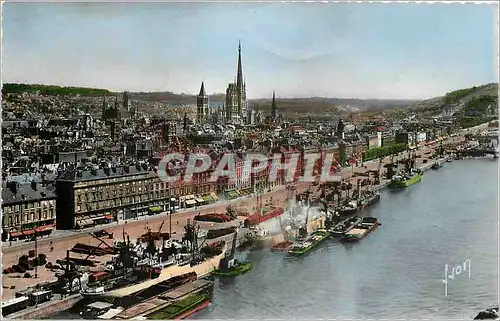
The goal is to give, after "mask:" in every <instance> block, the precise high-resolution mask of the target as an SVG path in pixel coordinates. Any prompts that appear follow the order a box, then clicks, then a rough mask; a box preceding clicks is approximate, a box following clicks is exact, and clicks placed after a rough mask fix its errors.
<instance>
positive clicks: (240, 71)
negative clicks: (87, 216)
mask: <svg viewBox="0 0 500 321" xmlns="http://www.w3.org/2000/svg"><path fill="white" fill-rule="evenodd" d="M236 86H237V88H238V89H240V88H242V87H243V67H242V66H241V42H240V41H238V74H237V76H236Z"/></svg>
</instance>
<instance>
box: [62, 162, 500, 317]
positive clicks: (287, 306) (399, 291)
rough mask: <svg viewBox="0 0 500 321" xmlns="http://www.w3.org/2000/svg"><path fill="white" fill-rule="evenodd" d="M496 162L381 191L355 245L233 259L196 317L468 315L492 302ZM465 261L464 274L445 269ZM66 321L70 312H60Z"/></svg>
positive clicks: (449, 169)
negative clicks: (368, 228)
mask: <svg viewBox="0 0 500 321" xmlns="http://www.w3.org/2000/svg"><path fill="white" fill-rule="evenodd" d="M498 192H499V191H498V162H497V161H496V160H493V159H492V158H484V159H467V160H461V161H455V162H453V163H445V164H444V167H443V168H441V169H439V170H437V171H429V172H427V173H426V174H425V175H424V178H423V180H422V182H420V183H418V184H415V185H413V186H411V187H410V188H408V189H405V190H400V191H388V190H386V191H384V192H383V193H382V200H381V202H380V203H378V204H376V205H374V206H373V207H372V208H370V209H368V210H367V211H365V212H364V213H363V215H372V216H375V217H377V218H379V219H380V220H381V222H382V226H381V227H380V228H379V229H377V230H375V231H374V232H373V233H372V234H370V235H369V236H368V237H366V238H365V239H363V240H361V241H360V242H359V243H357V244H356V243H355V244H347V245H346V244H341V243H339V242H338V241H337V240H329V241H327V242H325V243H323V244H322V245H320V247H318V248H317V249H315V250H313V251H312V252H311V253H309V254H308V255H306V256H304V257H301V258H286V257H285V255H284V254H282V253H274V252H271V251H270V250H268V249H267V250H259V251H252V252H244V253H240V255H241V256H243V257H246V258H247V259H249V260H251V261H252V262H253V263H254V268H253V270H251V271H250V272H249V273H247V274H245V275H242V276H239V277H236V278H232V279H218V280H217V283H216V286H215V292H214V301H213V304H212V305H211V306H210V307H209V308H208V309H207V310H205V311H202V312H200V313H198V314H197V315H196V316H195V318H196V319H227V318H230V319H278V318H279V319H288V318H300V319H319V318H321V319H326V318H328V319H333V318H337V319H348V318H350V319H353V318H354V319H366V318H370V319H384V318H385V319H446V320H450V319H469V320H470V319H471V318H473V317H474V316H475V315H476V314H477V312H479V310H481V309H483V308H487V307H491V306H493V305H496V304H497V302H498V295H497V293H498ZM466 260H470V271H471V275H470V278H469V275H468V272H464V271H463V272H462V273H461V274H460V275H456V276H455V278H454V279H448V293H447V294H448V295H447V296H446V295H445V284H444V283H443V281H442V280H443V279H444V278H445V273H444V272H445V265H446V264H448V266H449V268H448V269H449V273H448V274H451V273H452V272H451V270H452V268H453V267H454V266H458V265H461V266H462V267H463V263H464V262H465V261H466ZM65 317H68V315H65Z"/></svg>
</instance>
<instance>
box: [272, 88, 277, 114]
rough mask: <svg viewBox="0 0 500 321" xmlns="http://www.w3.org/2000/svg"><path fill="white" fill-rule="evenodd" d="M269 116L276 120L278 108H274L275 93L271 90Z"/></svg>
mask: <svg viewBox="0 0 500 321" xmlns="http://www.w3.org/2000/svg"><path fill="white" fill-rule="evenodd" d="M271 116H272V117H273V120H276V116H278V107H277V106H276V92H275V91H274V90H273V102H272V103H271Z"/></svg>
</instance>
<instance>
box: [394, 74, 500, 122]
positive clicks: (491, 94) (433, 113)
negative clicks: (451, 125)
mask: <svg viewBox="0 0 500 321" xmlns="http://www.w3.org/2000/svg"><path fill="white" fill-rule="evenodd" d="M400 112H401V111H400ZM403 113H405V114H418V115H420V116H429V117H453V118H454V119H455V120H456V121H457V123H458V124H459V125H460V126H461V127H463V128H467V127H472V126H475V125H478V124H482V123H485V122H488V121H491V120H493V119H498V84H495V83H491V84H486V85H483V86H474V87H470V88H465V89H459V90H455V91H452V92H449V93H447V94H446V95H444V96H442V97H436V98H432V99H428V100H425V101H421V102H419V103H417V104H414V105H412V106H410V107H409V108H407V109H406V110H404V111H403Z"/></svg>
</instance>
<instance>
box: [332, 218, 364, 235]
mask: <svg viewBox="0 0 500 321" xmlns="http://www.w3.org/2000/svg"><path fill="white" fill-rule="evenodd" d="M362 221H363V219H362V218H361V217H359V216H357V215H355V216H353V217H349V218H347V219H345V220H343V221H341V222H339V223H338V224H336V225H335V226H334V227H332V228H331V229H330V230H329V232H330V234H331V235H332V236H334V237H340V236H342V235H344V234H345V233H347V232H349V231H350V230H352V229H353V228H354V227H355V226H356V225H358V224H359V223H361V222H362Z"/></svg>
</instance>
